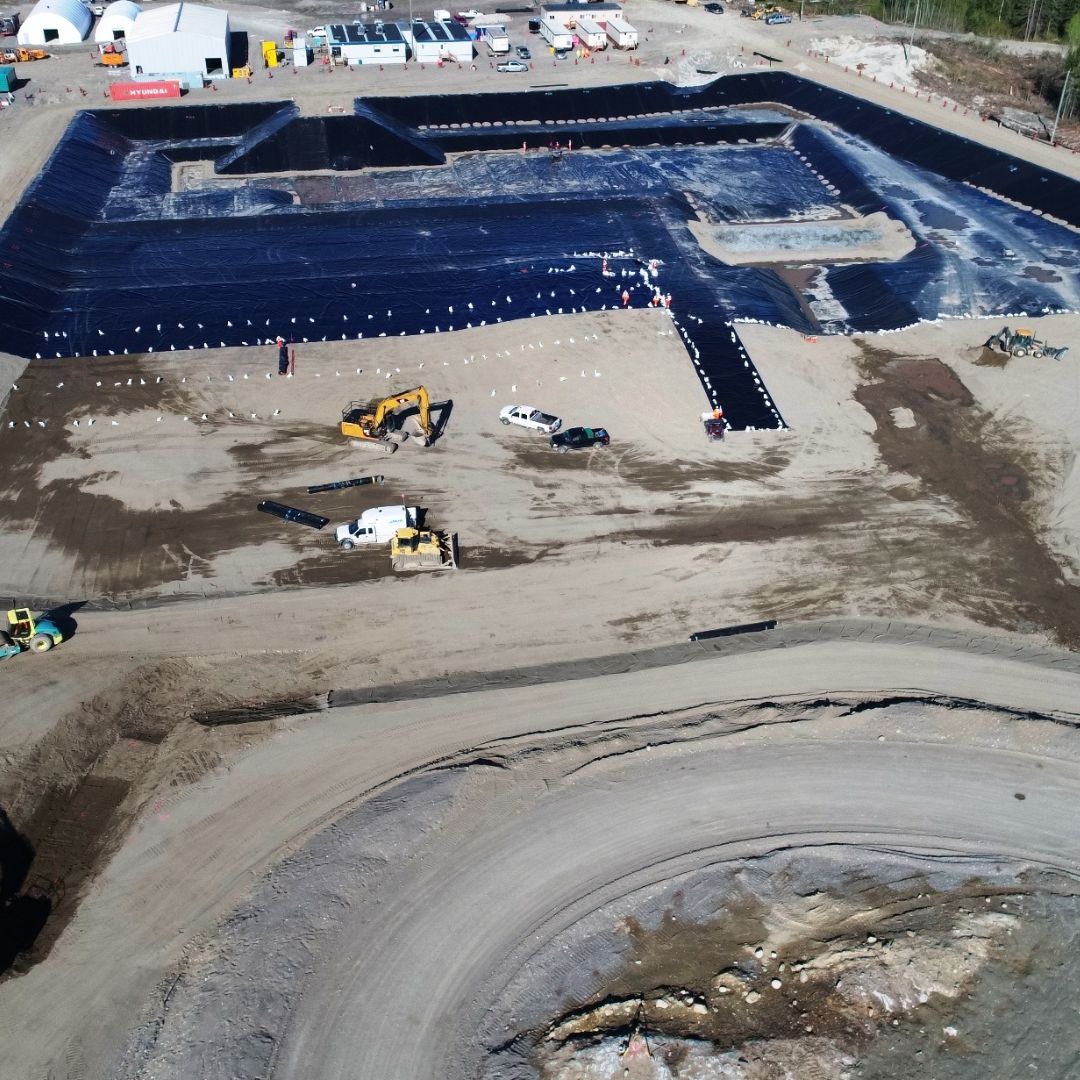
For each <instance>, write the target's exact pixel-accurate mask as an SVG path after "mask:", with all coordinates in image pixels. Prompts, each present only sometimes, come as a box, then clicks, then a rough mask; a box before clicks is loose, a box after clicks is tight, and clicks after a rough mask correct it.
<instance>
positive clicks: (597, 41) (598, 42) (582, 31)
mask: <svg viewBox="0 0 1080 1080" xmlns="http://www.w3.org/2000/svg"><path fill="white" fill-rule="evenodd" d="M574 32H575V33H576V34H577V36H578V41H580V42H581V44H582V45H584V46H585V47H586V48H587V49H592V50H593V51H596V50H598V49H606V48H607V47H608V36H607V31H606V30H605V29H604V28H603V27H602V26H601V25H600V24H599V23H594V22H593V21H592V20H591V19H578V21H577V25H576V26H575V27H574Z"/></svg>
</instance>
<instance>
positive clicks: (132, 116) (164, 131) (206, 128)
mask: <svg viewBox="0 0 1080 1080" xmlns="http://www.w3.org/2000/svg"><path fill="white" fill-rule="evenodd" d="M279 112H284V113H285V114H286V115H293V116H295V115H296V112H297V110H296V106H295V105H293V104H292V103H291V102H286V101H272V102H267V101H256V102H250V103H247V104H242V105H191V106H183V105H178V106H175V107H170V106H163V105H159V106H157V107H152V108H140V109H95V110H94V113H93V115H94V116H97V117H100V118H101V120H103V121H105V122H106V123H107V124H108V125H109V126H110V127H111V128H112V129H113V130H114V131H117V132H119V133H120V134H121V135H126V136H127V137H128V138H130V139H160V140H164V141H166V142H182V141H189V140H191V139H229V138H233V139H239V138H243V137H244V136H245V135H246V134H248V133H249V132H250V131H252V130H253V129H254V128H257V127H258V126H259V125H260V124H262V123H263V122H264V121H266V120H268V119H270V118H271V117H272V116H274V115H275V114H276V113H279Z"/></svg>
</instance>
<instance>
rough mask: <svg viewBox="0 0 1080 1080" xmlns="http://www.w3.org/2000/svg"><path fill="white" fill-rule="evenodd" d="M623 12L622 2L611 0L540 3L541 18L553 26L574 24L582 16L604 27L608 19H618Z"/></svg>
mask: <svg viewBox="0 0 1080 1080" xmlns="http://www.w3.org/2000/svg"><path fill="white" fill-rule="evenodd" d="M622 13H623V9H622V4H616V3H613V2H611V0H602V2H601V3H598V4H596V3H594V4H586V3H573V2H565V3H559V4H541V5H540V18H541V19H543V20H544V21H545V22H546V23H549V24H551V25H553V26H556V25H557V26H573V25H574V24H575V23H576V22H577V20H578V19H579V18H581V19H587V20H588V21H589V22H592V23H596V24H598V25H599V26H601V27H603V26H606V25H607V21H608V19H611V18H615V19H617V18H619V17H620V16H621V15H622Z"/></svg>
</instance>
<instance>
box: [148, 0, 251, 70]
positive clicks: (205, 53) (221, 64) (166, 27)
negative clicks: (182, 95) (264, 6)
mask: <svg viewBox="0 0 1080 1080" xmlns="http://www.w3.org/2000/svg"><path fill="white" fill-rule="evenodd" d="M127 55H128V64H129V65H130V69H131V74H132V76H133V77H134V78H135V80H136V81H138V80H139V79H140V78H148V79H156V78H158V77H160V76H162V75H172V76H176V77H182V81H184V82H186V83H190V82H192V80H193V79H227V78H229V76H230V74H231V72H232V66H231V65H230V63H229V16H228V13H227V12H224V11H221V10H220V9H218V8H210V7H203V6H202V5H201V4H189V3H181V4H167V5H166V6H165V7H161V8H156V9H155V10H153V11H143V12H140V13H139V17H138V18H137V19H136V20H135V25H134V26H133V27H132V28H131V30H130V31H129V32H128V35H127Z"/></svg>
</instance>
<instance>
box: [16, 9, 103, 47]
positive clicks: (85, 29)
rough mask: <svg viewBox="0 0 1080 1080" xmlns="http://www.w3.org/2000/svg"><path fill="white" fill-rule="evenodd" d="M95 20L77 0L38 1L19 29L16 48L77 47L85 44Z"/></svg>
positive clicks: (88, 10)
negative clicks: (82, 42) (42, 46)
mask: <svg viewBox="0 0 1080 1080" xmlns="http://www.w3.org/2000/svg"><path fill="white" fill-rule="evenodd" d="M93 21H94V16H93V15H91V14H90V9H89V8H87V7H86V6H85V5H83V4H81V3H79V0H38V2H37V3H36V4H35V5H34V10H33V11H31V12H30V14H29V15H28V16H27V17H26V21H25V22H24V23H23V24H22V26H20V27H19V34H18V38H19V44H20V45H28V46H41V45H78V44H79V42H80V41H85V40H86V35H87V34H89V33H90V26H91V24H92V23H93Z"/></svg>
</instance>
